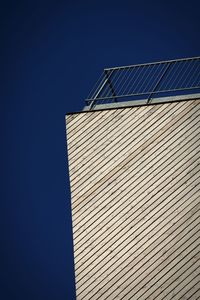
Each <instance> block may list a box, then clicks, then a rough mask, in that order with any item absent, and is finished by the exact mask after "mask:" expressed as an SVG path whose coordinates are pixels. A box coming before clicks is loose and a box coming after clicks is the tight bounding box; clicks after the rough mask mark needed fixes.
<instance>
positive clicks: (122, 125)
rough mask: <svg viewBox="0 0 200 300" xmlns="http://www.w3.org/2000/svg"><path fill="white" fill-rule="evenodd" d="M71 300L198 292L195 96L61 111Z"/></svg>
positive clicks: (199, 145)
mask: <svg viewBox="0 0 200 300" xmlns="http://www.w3.org/2000/svg"><path fill="white" fill-rule="evenodd" d="M66 126H67V145H68V160H69V175H70V186H71V202H72V203H71V205H72V222H73V240H74V260H75V277H76V296H77V300H90V299H91V300H97V299H99V300H105V299H109V300H116V299H121V300H122V299H123V300H131V299H134V300H137V299H141V300H144V299H148V300H154V299H158V300H162V299H164V300H168V299H173V300H178V299H192V300H193V299H199V298H200V262H199V261H200V260H199V258H200V254H199V251H200V214H199V209H200V191H199V190H200V166H199V163H200V151H199V150H200V100H199V99H196V100H186V101H175V102H169V103H160V104H159V103H158V104H150V105H141V106H140V105H138V106H132V107H125V108H123V107H122V108H113V109H104V110H100V111H98V110H96V111H85V112H80V113H75V114H74V113H73V114H68V115H67V116H66Z"/></svg>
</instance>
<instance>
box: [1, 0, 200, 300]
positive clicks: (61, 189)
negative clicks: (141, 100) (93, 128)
mask: <svg viewBox="0 0 200 300" xmlns="http://www.w3.org/2000/svg"><path fill="white" fill-rule="evenodd" d="M3 2H4V3H3ZM198 2H199V1H193V0H191V1H180V2H178V1H176V0H174V1H169V0H168V1H142V0H140V1H134V0H132V1H126V0H123V1H117V0H115V1H109V0H107V1H104V0H101V1H95V0H93V1H87V0H82V1H78V0H76V1H67V0H66V1H59V0H56V1H55V0H54V1H51V0H49V1H43V0H40V1H38V0H34V1H33V0H32V1H27V0H26V1H22V0H16V1H9V0H8V1H1V8H0V31H1V39H0V43H1V47H0V62H1V69H0V70H1V71H0V79H1V85H0V86H1V88H0V99H1V106H0V109H1V110H0V111H1V118H0V122H1V127H0V128H1V134H2V135H1V148H0V149H1V156H0V159H1V176H2V179H1V185H2V186H1V190H0V191H1V202H0V204H1V206H0V212H1V218H0V224H1V226H0V228H1V240H0V241H1V247H0V252H1V253H0V258H1V265H0V276H1V278H0V285H1V287H0V299H2V300H8V299H12V300H15V299H17V300H18V299H20V300H24V299H26V300H44V299H47V300H57V299H59V300H74V299H75V290H74V272H73V252H72V234H71V212H70V192H69V179H68V169H67V159H66V142H65V122H64V116H65V113H66V112H71V111H77V110H81V109H82V107H83V106H84V98H85V97H86V96H87V95H88V93H89V91H90V88H91V86H92V85H93V83H94V81H95V80H96V79H97V78H98V76H99V75H100V73H101V71H102V70H103V68H104V67H114V66H120V65H128V64H135V63H143V62H150V61H157V60H165V59H174V58H182V57H190V56H198V55H200V39H199V31H200V21H199V20H200V18H199V11H200V8H199V6H198Z"/></svg>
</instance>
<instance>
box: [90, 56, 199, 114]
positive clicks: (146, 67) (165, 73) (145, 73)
mask: <svg viewBox="0 0 200 300" xmlns="http://www.w3.org/2000/svg"><path fill="white" fill-rule="evenodd" d="M198 89H199V90H200V57H191V58H184V59H176V60H168V61H161V62H154V63H147V64H139V65H131V66H124V67H117V68H109V69H104V71H103V74H102V75H101V76H100V78H99V80H98V81H97V83H96V84H95V86H94V88H93V89H92V91H91V92H90V94H89V96H88V97H87V99H86V100H85V101H86V104H87V105H88V106H89V107H90V109H92V107H93V106H94V105H96V104H104V103H112V102H115V101H120V102H121V101H128V100H135V99H141V98H142V99H144V98H145V99H146V100H147V103H150V101H151V99H152V97H158V96H159V97H160V96H166V95H169V96H171V95H177V94H184V93H186V92H187V93H188V91H189V90H190V93H194V92H196V91H197V90H198Z"/></svg>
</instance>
